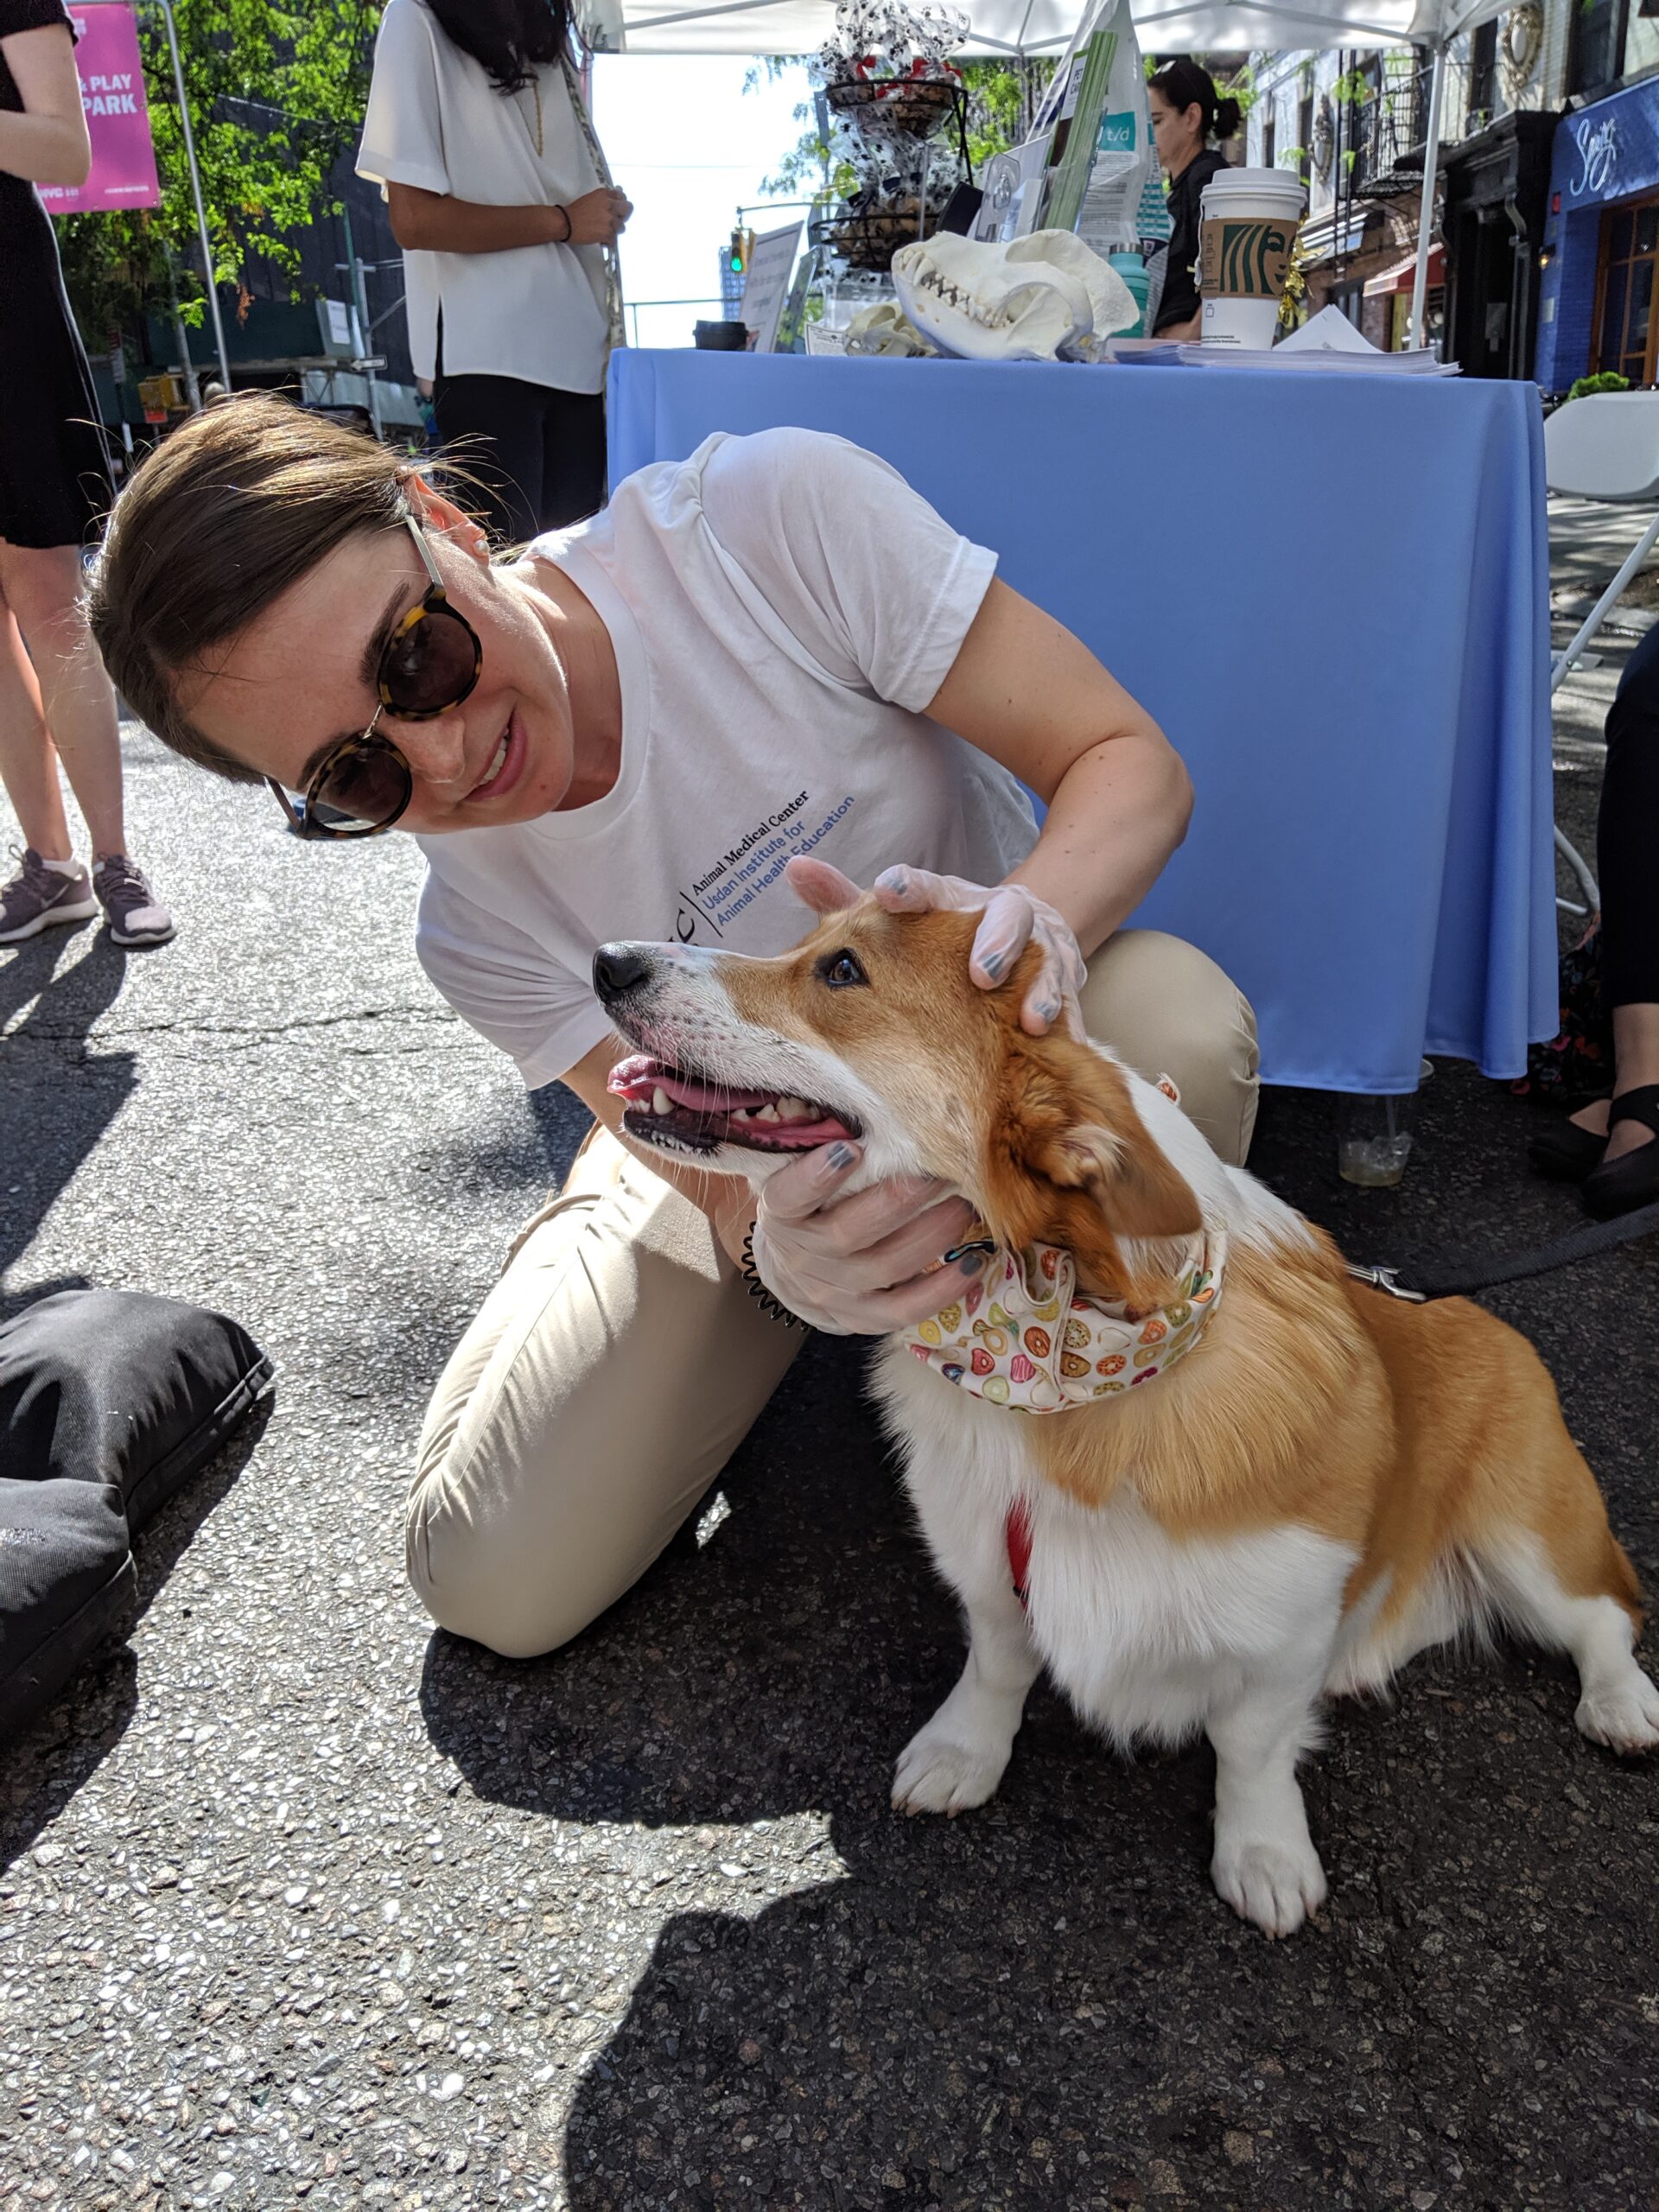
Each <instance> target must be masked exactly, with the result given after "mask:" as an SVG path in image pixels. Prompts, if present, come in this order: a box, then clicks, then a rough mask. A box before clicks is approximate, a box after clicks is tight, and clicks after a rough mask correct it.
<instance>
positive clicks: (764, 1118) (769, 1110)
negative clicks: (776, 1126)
mask: <svg viewBox="0 0 1659 2212" xmlns="http://www.w3.org/2000/svg"><path fill="white" fill-rule="evenodd" d="M754 1118H755V1120H756V1121H757V1122H779V1121H781V1120H782V1119H783V1116H782V1115H781V1114H779V1111H778V1109H777V1108H776V1107H775V1106H774V1105H773V1104H772V1101H771V1099H770V1098H768V1099H767V1101H766V1104H765V1105H764V1106H762V1107H760V1109H758V1111H757V1112H756V1114H755V1117H754Z"/></svg>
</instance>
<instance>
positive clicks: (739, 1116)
mask: <svg viewBox="0 0 1659 2212" xmlns="http://www.w3.org/2000/svg"><path fill="white" fill-rule="evenodd" d="M748 1118H749V1109H748V1108H747V1106H740V1107H739V1108H738V1109H736V1111H735V1112H734V1114H733V1116H732V1119H733V1121H734V1122H747V1120H748Z"/></svg>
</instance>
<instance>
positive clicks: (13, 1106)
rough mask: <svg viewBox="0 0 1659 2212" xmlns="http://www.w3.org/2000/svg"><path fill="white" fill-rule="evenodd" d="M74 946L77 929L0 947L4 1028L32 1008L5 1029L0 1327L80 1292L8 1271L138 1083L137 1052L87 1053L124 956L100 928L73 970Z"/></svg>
mask: <svg viewBox="0 0 1659 2212" xmlns="http://www.w3.org/2000/svg"><path fill="white" fill-rule="evenodd" d="M77 941H81V940H80V933H79V931H64V930H47V931H42V932H41V935H40V936H39V937H37V938H29V939H28V940H27V941H26V942H25V943H23V944H20V945H16V946H6V947H3V948H0V1030H6V1025H7V1024H8V1023H9V1022H10V1020H11V1019H12V1017H13V1016H14V1015H15V1014H16V1012H17V1010H18V1008H19V1007H24V1006H29V1001H31V1000H33V1001H34V1004H33V1005H32V1006H29V1013H28V1014H26V1015H25V1016H24V1017H23V1019H22V1021H20V1022H18V1023H17V1025H16V1027H15V1028H11V1029H10V1030H7V1031H6V1038H5V1074H6V1079H5V1082H4V1084H3V1085H0V1285H4V1288H3V1289H0V1320H4V1319H9V1318H10V1316H11V1315H12V1314H13V1313H17V1312H20V1311H21V1310H22V1307H23V1306H27V1305H32V1304H33V1302H34V1301H35V1299H37V1298H43V1297H45V1296H46V1295H47V1294H48V1293H49V1292H51V1291H54V1290H67V1289H72V1288H75V1287H79V1282H80V1278H79V1277H77V1276H73V1275H67V1276H60V1277H58V1278H56V1279H55V1280H54V1281H51V1282H49V1283H38V1284H35V1285H32V1286H30V1287H27V1288H25V1287H22V1286H19V1285H9V1284H5V1274H6V1270H7V1269H8V1268H10V1267H12V1266H13V1265H14V1264H15V1263H16V1262H17V1260H19V1259H20V1258H21V1257H22V1254H23V1253H24V1252H26V1251H27V1250H28V1249H29V1245H30V1243H32V1242H33V1241H34V1237H35V1232H36V1231H37V1230H38V1229H39V1228H40V1225H41V1222H42V1221H43V1220H44V1219H45V1218H46V1216H47V1214H48V1211H50V1209H51V1208H52V1206H53V1205H54V1204H55V1203H56V1201H57V1199H58V1198H59V1197H60V1195H61V1193H62V1192H63V1191H64V1190H65V1188H66V1187H67V1185H68V1184H69V1182H70V1180H71V1179H73V1175H74V1173H75V1171H76V1169H77V1168H78V1167H79V1166H80V1163H81V1162H82V1160H85V1159H86V1157H87V1156H88V1154H90V1153H92V1151H93V1149H94V1148H95V1147H96V1146H97V1145H98V1143H99V1140H100V1139H101V1138H102V1137H103V1135H104V1133H105V1130H106V1129H107V1128H109V1126H110V1124H111V1122H113V1121H114V1119H115V1117H116V1116H117V1115H118V1113H119V1112H120V1110H121V1109H122V1107H123V1106H124V1104H125V1103H126V1100H127V1097H128V1096H129V1094H130V1092H131V1090H132V1089H133V1087H134V1085H135V1084H136V1083H137V1072H136V1067H135V1060H134V1056H133V1054H132V1053H130V1052H125V1051H114V1052H99V1053H96V1054H89V1053H87V1052H86V1051H85V1043H86V1038H87V1037H88V1036H89V1035H90V1034H91V1033H92V1029H93V1027H94V1026H95V1025H96V1023H97V1022H98V1020H99V1017H100V1016H101V1015H102V1014H105V1012H107V1010H108V1009H109V1007H111V1006H112V1005H113V1004H114V1002H115V1001H116V999H117V998H118V996H119V995H120V991H121V986H122V984H123V983H124V981H125V980H126V972H127V960H126V955H125V954H124V952H123V951H122V950H121V948H120V947H119V946H118V945H117V944H114V943H113V941H112V940H111V938H110V935H109V932H108V931H105V930H103V929H99V931H97V932H96V934H95V935H94V936H93V938H92V940H91V942H90V943H87V944H86V949H85V950H83V951H82V953H81V956H80V957H79V959H78V960H77V961H76V962H75V963H73V966H70V967H65V966H63V965H62V963H63V959H64V956H65V954H66V953H67V951H68V950H69V947H70V944H72V943H73V942H77Z"/></svg>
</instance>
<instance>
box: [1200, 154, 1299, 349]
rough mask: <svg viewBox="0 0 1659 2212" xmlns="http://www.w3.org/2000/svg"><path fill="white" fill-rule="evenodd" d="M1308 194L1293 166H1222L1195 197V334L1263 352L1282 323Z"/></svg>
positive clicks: (1206, 340) (1208, 343)
mask: <svg viewBox="0 0 1659 2212" xmlns="http://www.w3.org/2000/svg"><path fill="white" fill-rule="evenodd" d="M1306 200H1307V194H1306V191H1305V190H1304V188H1303V186H1302V182H1301V180H1300V177H1297V176H1295V175H1293V174H1292V172H1291V171H1290V170H1289V169H1232V168H1228V169H1218V170H1217V172H1216V174H1215V175H1214V176H1212V177H1211V180H1210V181H1209V183H1208V184H1206V185H1205V188H1204V191H1203V194H1202V195H1201V197H1200V199H1199V202H1198V291H1199V295H1200V304H1201V306H1202V309H1203V315H1202V320H1201V321H1200V322H1199V325H1198V335H1199V337H1200V338H1201V339H1202V340H1203V342H1204V343H1205V345H1206V346H1253V347H1257V348H1260V349H1262V350H1263V351H1265V350H1266V348H1267V347H1268V346H1271V345H1272V343H1273V336H1274V331H1275V330H1276V329H1277V327H1278V325H1279V302H1280V301H1281V299H1282V298H1283V297H1284V291H1285V278H1286V276H1287V273H1288V272H1289V269H1290V254H1291V248H1292V247H1293V246H1294V244H1295V242H1296V232H1297V230H1298V228H1299V227H1300V223H1301V219H1302V209H1303V207H1305V206H1306Z"/></svg>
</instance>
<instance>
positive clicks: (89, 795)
mask: <svg viewBox="0 0 1659 2212" xmlns="http://www.w3.org/2000/svg"><path fill="white" fill-rule="evenodd" d="M0 593H3V595H4V597H5V600H6V602H7V604H8V605H9V606H10V608H11V611H12V613H13V614H14V615H15V616H16V620H17V626H18V628H19V629H20V630H21V631H22V633H23V639H24V642H25V643H26V644H27V645H28V647H29V658H31V659H32V660H33V662H34V664H35V678H36V680H37V682H38V683H39V685H40V694H41V706H42V708H43V709H44V711H45V715H46V726H47V728H48V731H49V732H50V733H51V739H52V743H53V744H54V746H55V747H57V752H58V757H59V759H60V760H61V761H62V762H63V766H64V771H65V772H66V774H67V776H68V779H69V786H70V789H71V790H72V791H73V792H74V795H75V800H76V804H78V805H79V808H80V810H81V813H82V814H83V815H84V816H85V817H86V827H87V829H88V831H89V832H90V833H91V836H92V855H93V857H94V858H95V859H98V860H102V859H103V858H105V855H109V854H111V853H124V852H125V850H126V831H125V829H124V825H123V822H122V810H121V733H120V726H119V724H118V721H117V719H116V707H115V693H114V690H112V688H111V683H110V679H109V677H107V676H106V675H105V672H104V664H103V662H102V661H101V660H100V659H99V657H98V650H97V647H96V646H95V645H93V644H92V636H91V633H90V632H89V631H88V630H87V627H86V603H85V600H84V598H83V595H82V582H81V569H80V554H79V550H77V549H76V548H75V547H74V546H73V545H52V546H33V545H11V544H8V543H5V542H4V541H3V540H0ZM44 849H45V848H44V847H42V848H41V850H42V851H44Z"/></svg>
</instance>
